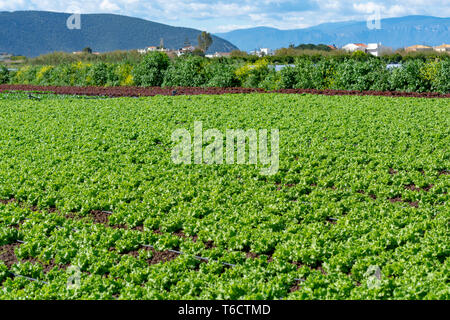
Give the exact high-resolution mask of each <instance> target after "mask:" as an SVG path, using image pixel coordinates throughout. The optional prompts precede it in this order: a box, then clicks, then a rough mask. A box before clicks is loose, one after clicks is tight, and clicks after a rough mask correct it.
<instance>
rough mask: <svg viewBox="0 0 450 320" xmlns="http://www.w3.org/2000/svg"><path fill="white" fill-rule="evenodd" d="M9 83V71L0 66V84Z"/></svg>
mask: <svg viewBox="0 0 450 320" xmlns="http://www.w3.org/2000/svg"><path fill="white" fill-rule="evenodd" d="M8 82H9V71H8V68H7V67H6V66H4V65H0V84H4V83H8Z"/></svg>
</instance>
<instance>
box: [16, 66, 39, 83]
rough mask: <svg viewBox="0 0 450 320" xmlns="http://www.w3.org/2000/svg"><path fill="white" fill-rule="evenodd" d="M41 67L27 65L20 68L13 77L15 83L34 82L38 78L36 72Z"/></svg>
mask: <svg viewBox="0 0 450 320" xmlns="http://www.w3.org/2000/svg"><path fill="white" fill-rule="evenodd" d="M38 69H39V67H33V66H25V67H22V68H20V69H19V70H18V71H17V72H16V73H15V74H14V77H13V79H12V82H13V83H20V84H33V83H35V80H36V72H37V70H38Z"/></svg>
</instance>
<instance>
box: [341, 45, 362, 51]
mask: <svg viewBox="0 0 450 320" xmlns="http://www.w3.org/2000/svg"><path fill="white" fill-rule="evenodd" d="M342 49H343V50H345V51H348V52H355V51H362V52H366V49H367V45H365V44H364V43H349V44H346V45H345V46H343V47H342Z"/></svg>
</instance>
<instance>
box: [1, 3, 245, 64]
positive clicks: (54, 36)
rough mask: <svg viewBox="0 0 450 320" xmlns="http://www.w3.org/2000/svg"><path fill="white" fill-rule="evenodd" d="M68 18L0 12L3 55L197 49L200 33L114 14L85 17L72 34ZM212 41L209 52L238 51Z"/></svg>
mask: <svg viewBox="0 0 450 320" xmlns="http://www.w3.org/2000/svg"><path fill="white" fill-rule="evenodd" d="M69 16H70V14H66V13H55V12H44V11H16V12H0V52H3V51H5V52H10V53H13V54H15V55H26V56H28V57H34V56H38V55H40V54H45V53H49V52H53V51H67V52H73V51H80V50H81V49H83V48H84V47H87V46H89V47H91V48H92V49H93V50H94V51H98V52H106V51H114V50H130V49H138V48H144V47H146V46H151V45H159V43H160V39H161V38H163V39H164V44H165V47H167V48H169V49H178V48H180V47H182V46H183V44H184V43H185V41H186V38H188V39H189V41H190V42H191V43H192V44H194V45H196V44H197V36H198V34H199V33H200V31H199V30H195V29H190V28H181V27H172V26H168V25H165V24H161V23H155V22H151V21H147V20H143V19H139V18H132V17H126V16H120V15H113V14H86V15H85V14H83V15H82V16H81V29H80V30H76V29H74V30H69V29H68V28H67V27H66V21H67V19H68V17H69ZM213 40H214V42H213V44H212V46H211V48H210V50H209V51H210V52H216V51H219V52H229V51H231V50H234V49H237V48H236V47H235V46H234V45H233V44H231V43H230V42H228V41H226V40H223V39H221V38H219V37H217V36H213Z"/></svg>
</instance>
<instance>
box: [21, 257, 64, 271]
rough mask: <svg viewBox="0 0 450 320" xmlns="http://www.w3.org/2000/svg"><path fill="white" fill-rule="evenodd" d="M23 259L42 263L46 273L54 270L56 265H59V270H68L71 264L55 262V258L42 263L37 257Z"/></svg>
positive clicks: (33, 262)
mask: <svg viewBox="0 0 450 320" xmlns="http://www.w3.org/2000/svg"><path fill="white" fill-rule="evenodd" d="M23 261H24V262H27V261H28V262H31V263H32V264H36V263H38V264H41V265H42V267H43V272H44V273H48V272H50V270H52V269H53V268H54V267H57V268H58V269H59V270H66V269H67V268H68V267H69V265H58V264H56V263H55V260H53V259H52V260H50V261H49V262H48V263H42V262H40V261H39V260H38V259H36V258H28V259H25V260H23Z"/></svg>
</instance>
